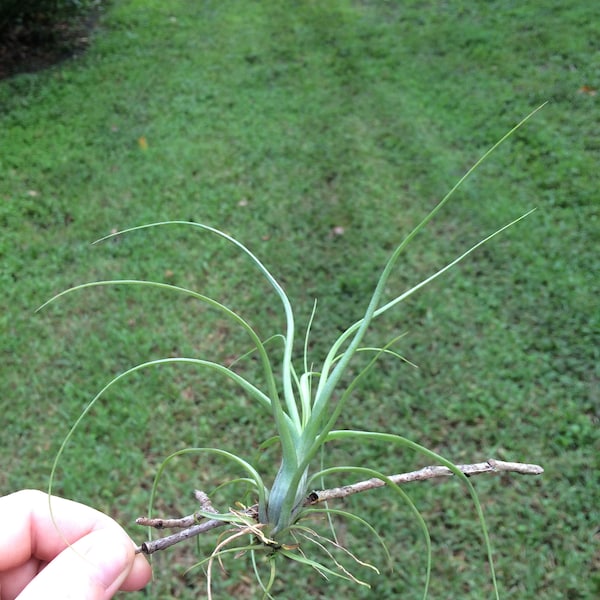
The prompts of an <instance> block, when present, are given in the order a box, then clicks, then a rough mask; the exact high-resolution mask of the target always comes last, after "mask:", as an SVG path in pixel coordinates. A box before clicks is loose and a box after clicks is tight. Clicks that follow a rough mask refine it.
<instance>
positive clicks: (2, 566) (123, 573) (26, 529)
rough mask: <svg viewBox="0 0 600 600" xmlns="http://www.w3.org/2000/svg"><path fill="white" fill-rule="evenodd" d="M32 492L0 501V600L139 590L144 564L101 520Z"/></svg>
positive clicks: (91, 598)
mask: <svg viewBox="0 0 600 600" xmlns="http://www.w3.org/2000/svg"><path fill="white" fill-rule="evenodd" d="M51 505H52V514H51V513H50V508H49V505H48V495H47V494H45V493H43V492H40V491H36V490H22V491H19V492H15V493H14V494H10V495H8V496H4V497H2V498H0V600H14V599H16V598H18V600H41V599H42V598H43V599H44V600H54V599H57V600H58V599H61V600H65V599H72V600H107V599H108V598H112V597H113V596H114V595H115V594H116V593H117V592H118V591H134V590H139V589H141V588H143V587H144V586H145V585H146V584H147V583H148V582H149V581H150V579H151V578H152V572H151V569H150V565H149V564H148V562H147V560H146V559H145V558H144V557H143V556H141V555H139V554H138V555H136V554H135V553H134V544H133V542H132V540H131V538H130V537H129V536H128V535H127V533H125V531H124V530H123V529H122V528H121V527H120V525H118V524H117V523H116V522H115V521H114V520H113V519H111V518H110V517H108V516H107V515H105V514H103V513H101V512H99V511H97V510H95V509H93V508H90V507H89V506H85V505H83V504H79V503H77V502H72V501H70V500H65V499H63V498H57V497H52V503H51Z"/></svg>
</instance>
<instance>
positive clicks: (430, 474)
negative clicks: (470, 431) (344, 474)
mask: <svg viewBox="0 0 600 600" xmlns="http://www.w3.org/2000/svg"><path fill="white" fill-rule="evenodd" d="M456 467H457V468H458V469H459V470H460V471H461V472H462V473H464V474H465V475H467V476H469V477H470V476H472V475H480V474H482V473H501V472H510V473H519V474H522V475H541V474H542V473H543V472H544V469H543V468H542V467H540V466H539V465H535V464H529V463H519V462H506V461H502V460H494V459H493V458H490V459H488V460H487V461H485V462H481V463H474V464H467V465H456ZM452 476H453V473H452V471H451V470H450V469H448V467H443V466H439V465H436V466H429V467H424V468H422V469H419V470H417V471H410V472H408V473H400V474H398V475H390V476H389V479H390V480H391V481H392V482H394V483H395V484H397V485H401V484H405V483H412V482H413V481H425V480H427V479H438V478H445V477H452ZM385 485H386V483H385V482H384V481H382V480H381V479H377V478H372V479H366V480H364V481H359V482H357V483H353V484H350V485H345V486H342V487H336V488H330V489H327V490H318V491H314V492H311V493H310V494H309V495H308V496H307V497H306V499H305V501H304V506H312V505H315V504H319V503H321V502H327V501H329V500H337V499H340V498H346V497H347V496H351V495H352V494H358V493H360V492H366V491H368V490H372V489H376V488H380V487H383V486H385ZM195 496H196V499H197V500H198V501H199V502H200V506H201V510H202V511H204V512H214V513H216V512H217V511H216V510H215V509H214V508H213V506H212V504H211V503H210V500H209V498H208V496H207V495H206V494H205V493H204V492H201V491H198V490H196V492H195ZM238 514H239V513H238ZM242 514H244V515H245V516H247V517H248V518H250V519H253V520H256V519H257V518H258V510H257V506H256V505H255V506H251V507H249V508H247V509H246V510H245V511H242ZM136 523H137V524H138V525H145V526H148V527H154V528H156V529H165V528H181V531H178V532H177V533H174V534H172V535H168V536H165V537H163V538H159V539H156V540H151V541H148V542H144V543H143V544H141V545H140V546H139V547H137V548H136V553H138V554H139V553H142V554H153V553H154V552H157V551H159V550H165V549H166V548H169V547H170V546H174V545H175V544H178V543H179V542H182V541H184V540H187V539H190V538H191V537H194V536H196V535H200V534H201V533H206V532H207V531H210V530H211V529H215V528H216V527H222V526H224V525H229V524H230V523H228V522H227V521H221V520H217V519H206V517H204V515H200V514H198V513H194V514H191V515H188V516H185V517H181V518H178V519H160V518H158V519H150V518H147V517H140V518H139V519H136Z"/></svg>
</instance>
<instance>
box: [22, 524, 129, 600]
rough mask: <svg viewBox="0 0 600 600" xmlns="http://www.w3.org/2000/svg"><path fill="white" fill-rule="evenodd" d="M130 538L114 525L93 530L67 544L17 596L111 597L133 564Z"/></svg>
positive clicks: (63, 599) (30, 598)
mask: <svg viewBox="0 0 600 600" xmlns="http://www.w3.org/2000/svg"><path fill="white" fill-rule="evenodd" d="M134 557H135V555H134V550H133V545H132V543H131V540H130V539H129V538H128V537H127V536H126V535H125V534H124V533H122V532H120V531H119V530H117V529H116V528H115V529H102V530H99V531H94V532H92V533H90V534H88V535H86V536H85V537H83V538H81V539H80V540H78V541H77V542H75V543H74V544H72V545H71V546H69V547H68V548H65V549H64V550H63V551H62V552H61V553H60V554H59V555H58V556H57V557H56V558H55V559H54V560H53V561H52V562H50V563H49V564H48V566H47V567H46V568H45V569H44V570H43V571H41V572H40V573H39V574H38V575H37V576H36V577H35V578H34V579H33V580H32V581H31V583H30V584H29V585H28V586H27V587H26V588H25V589H24V590H23V591H22V592H21V594H20V595H19V596H18V600H39V598H46V599H48V600H54V599H56V600H58V599H61V600H67V599H72V600H108V599H109V598H112V597H113V595H114V594H115V593H116V592H117V591H118V589H119V587H120V586H121V584H122V583H123V581H124V580H125V578H126V577H127V574H128V573H129V570H130V569H131V567H132V565H133V560H134Z"/></svg>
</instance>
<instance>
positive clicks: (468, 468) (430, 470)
mask: <svg viewBox="0 0 600 600" xmlns="http://www.w3.org/2000/svg"><path fill="white" fill-rule="evenodd" d="M456 467H457V468H458V470H459V471H461V472H463V473H464V474H465V475H467V476H471V475H479V474H481V473H499V472H502V471H504V472H512V473H521V474H522V475H541V474H542V473H543V472H544V469H542V467H540V466H539V465H531V464H527V463H516V462H505V461H502V460H494V459H493V458H490V459H489V460H487V461H486V462H482V463H475V464H471V465H456ZM452 475H453V473H452V471H451V470H450V469H449V468H448V467H441V466H434V467H423V468H422V469H419V470H418V471H411V472H410V473H401V474H400V475H391V476H390V477H389V479H390V481H392V482H393V483H395V484H397V485H400V484H403V483H411V482H413V481H425V480H426V479H436V478H440V477H451V476H452ZM384 485H385V481H382V480H381V479H376V478H373V479H367V480H365V481H359V482H358V483H353V484H351V485H345V486H342V487H337V488H331V489H328V490H321V491H317V492H312V493H311V494H310V495H309V496H308V498H307V502H305V506H306V505H310V504H318V503H319V502H326V501H327V500H336V499H338V498H345V497H346V496H351V495H352V494H358V493H359V492H366V491H367V490H372V489H375V488H379V487H383V486H384Z"/></svg>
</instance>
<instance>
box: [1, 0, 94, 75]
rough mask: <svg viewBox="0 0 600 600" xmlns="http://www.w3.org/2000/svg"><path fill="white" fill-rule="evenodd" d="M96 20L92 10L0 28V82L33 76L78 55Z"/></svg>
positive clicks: (27, 20)
mask: <svg viewBox="0 0 600 600" xmlns="http://www.w3.org/2000/svg"><path fill="white" fill-rule="evenodd" d="M98 17H99V10H97V9H96V10H93V11H91V12H88V14H86V15H84V16H79V17H61V18H53V17H52V16H49V15H39V14H37V15H34V16H33V17H32V18H19V19H16V20H15V21H13V22H11V23H6V24H4V26H3V27H2V28H1V29H0V79H5V78H7V77H11V76H12V75H16V74H18V73H34V72H36V71H40V70H42V69H46V68H48V67H50V66H52V65H55V64H57V63H59V62H62V61H63V60H66V59H68V58H71V57H73V56H77V55H80V54H82V53H83V52H84V51H85V50H86V48H87V47H88V46H89V43H90V35H91V32H92V30H93V29H94V27H95V25H96V23H97V21H98Z"/></svg>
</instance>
